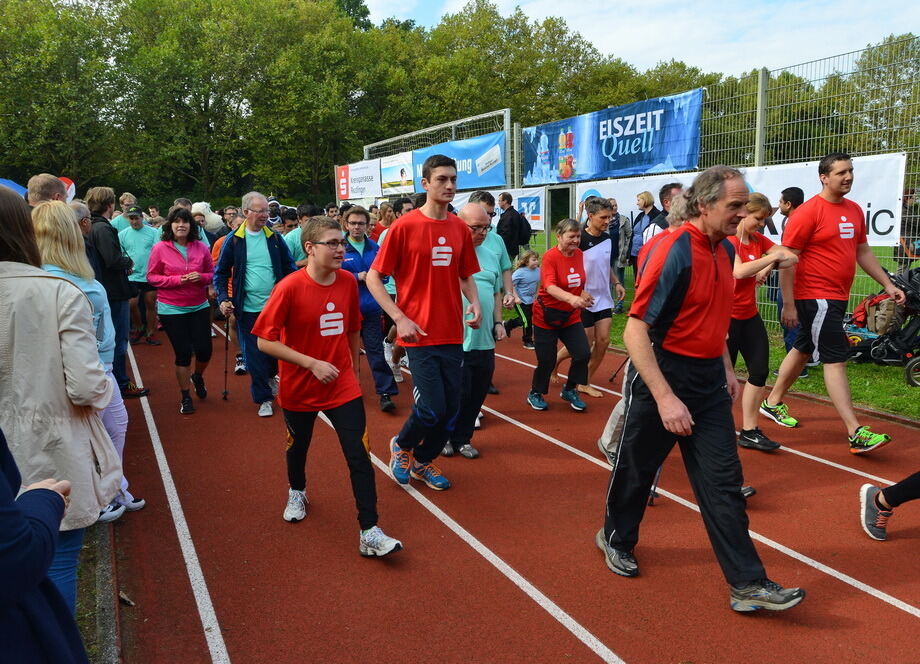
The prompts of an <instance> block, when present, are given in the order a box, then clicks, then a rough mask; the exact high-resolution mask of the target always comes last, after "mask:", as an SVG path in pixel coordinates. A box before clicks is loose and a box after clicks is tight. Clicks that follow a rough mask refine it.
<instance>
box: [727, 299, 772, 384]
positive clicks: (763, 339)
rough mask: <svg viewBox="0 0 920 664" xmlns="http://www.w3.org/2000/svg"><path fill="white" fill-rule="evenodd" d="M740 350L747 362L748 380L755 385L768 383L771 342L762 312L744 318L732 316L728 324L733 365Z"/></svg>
mask: <svg viewBox="0 0 920 664" xmlns="http://www.w3.org/2000/svg"><path fill="white" fill-rule="evenodd" d="M739 352H740V353H741V357H743V358H744V363H745V364H747V370H748V382H749V383H750V384H751V385H754V386H755V387H763V386H764V385H766V384H767V372H768V371H769V370H770V342H769V341H768V340H767V328H766V327H765V326H764V324H763V320H762V319H761V318H760V314H755V315H753V316H751V317H750V318H745V319H744V320H738V319H737V318H732V321H731V324H730V325H729V326H728V353H729V355H730V356H731V358H732V366H735V361H736V360H737V359H738V353H739Z"/></svg>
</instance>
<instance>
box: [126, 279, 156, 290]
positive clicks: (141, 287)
mask: <svg viewBox="0 0 920 664" xmlns="http://www.w3.org/2000/svg"><path fill="white" fill-rule="evenodd" d="M131 283H132V284H134V287H135V288H136V289H137V292H138V293H156V292H157V289H156V288H154V287H153V286H151V285H150V284H148V283H147V282H146V281H132V282H131Z"/></svg>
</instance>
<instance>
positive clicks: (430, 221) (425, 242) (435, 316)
mask: <svg viewBox="0 0 920 664" xmlns="http://www.w3.org/2000/svg"><path fill="white" fill-rule="evenodd" d="M422 187H424V189H425V191H426V194H427V196H426V201H425V203H424V205H422V206H421V207H420V208H418V209H416V210H413V211H412V212H410V213H409V214H405V215H403V216H402V217H400V220H399V223H396V224H393V225H392V226H391V227H390V229H389V231H388V233H387V238H386V241H385V242H384V244H383V245H382V247H381V249H380V253H379V254H377V258H376V259H375V260H374V264H373V265H372V266H371V269H370V270H368V272H367V276H366V278H365V280H366V282H367V287H368V289H369V290H370V292H371V294H372V295H373V296H374V299H375V300H377V303H378V304H379V305H380V306H381V308H382V309H383V310H384V311H385V312H386V313H387V315H389V316H390V318H392V319H393V321H394V322H395V323H396V334H397V336H398V337H399V341H400V343H401V344H402V345H403V346H405V347H406V351H407V353H408V355H409V366H411V367H412V382H413V384H414V392H415V397H416V399H415V405H414V406H413V408H412V412H411V413H410V415H409V418H408V419H407V420H406V423H405V424H404V425H403V428H402V430H401V431H400V432H399V435H397V436H394V437H393V438H392V440H391V441H390V472H391V473H392V474H393V478H394V479H395V480H396V481H397V482H399V483H400V484H408V483H409V477H410V476H411V477H414V478H415V479H417V480H421V481H422V482H424V483H425V484H427V485H428V486H429V487H431V488H432V489H436V490H438V491H441V490H444V489H448V488H450V482H449V481H448V480H447V478H446V477H444V476H443V475H442V474H441V471H440V470H439V469H438V468H437V466H435V465H434V463H432V462H433V461H434V459H435V457H437V456H438V454H440V453H441V450H442V449H443V448H444V444H445V443H446V442H447V440H448V438H449V436H450V434H451V432H452V431H453V428H454V422H455V419H456V416H457V411H458V410H459V407H460V385H461V380H462V376H463V345H462V344H463V325H464V323H466V325H468V326H469V327H472V328H474V329H476V328H478V327H479V323H480V320H481V318H482V312H481V311H480V307H479V295H478V292H477V289H476V283H475V282H474V281H473V278H472V276H473V275H474V274H475V273H476V272H479V261H478V260H476V253H475V249H474V248H473V239H472V237H471V235H470V231H469V229H468V228H467V226H466V224H465V223H464V222H463V221H462V220H461V219H460V218H459V217H458V216H456V215H454V214H451V213H449V212H448V211H447V205H448V204H449V203H450V202H451V201H452V200H453V199H454V194H455V193H456V191H457V164H456V162H454V160H453V159H451V158H450V157H446V156H444V155H432V156H431V157H429V158H428V159H426V160H425V163H424V164H423V165H422ZM384 276H392V277H395V278H396V282H397V283H398V284H399V300H398V302H399V305H398V306H397V303H396V302H394V301H393V300H391V299H390V296H389V294H388V293H387V291H386V288H384V285H383V280H382V278H383V277H384ZM458 286H459V287H458ZM461 291H462V293H463V295H464V296H465V297H466V299H467V300H468V301H469V303H470V304H469V306H468V307H467V308H466V311H465V312H464V310H463V306H462V303H461V300H460V293H461ZM464 316H465V317H466V320H465V321H464ZM413 457H414V459H413Z"/></svg>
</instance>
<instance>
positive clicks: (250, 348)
mask: <svg viewBox="0 0 920 664" xmlns="http://www.w3.org/2000/svg"><path fill="white" fill-rule="evenodd" d="M260 313H261V312H258V311H241V312H239V313H237V315H236V317H237V318H236V319H237V321H238V325H237V331H238V333H239V341H240V346H242V348H243V354H244V356H245V357H246V368H247V369H248V370H249V377H250V379H251V382H250V387H249V391H250V394H251V395H252V400H253V402H255V403H259V404H260V403H263V402H265V401H271V400H272V398H273V397H272V389H271V387H270V386H269V384H268V381H270V380H271V379H272V378H274V376H275V374H277V373H278V360H276V359H275V358H273V357H271V356H270V355H266V354H265V353H263V352H262V351H260V350H259V346H258V340H257V339H256V337H255V336H253V334H252V326H253V325H255V324H256V318H258V317H259V314H260Z"/></svg>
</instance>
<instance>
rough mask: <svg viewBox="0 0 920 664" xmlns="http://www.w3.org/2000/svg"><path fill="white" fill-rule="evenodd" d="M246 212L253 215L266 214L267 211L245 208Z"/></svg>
mask: <svg viewBox="0 0 920 664" xmlns="http://www.w3.org/2000/svg"><path fill="white" fill-rule="evenodd" d="M247 210H248V211H249V212H252V213H253V214H268V210H256V209H254V208H247Z"/></svg>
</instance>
